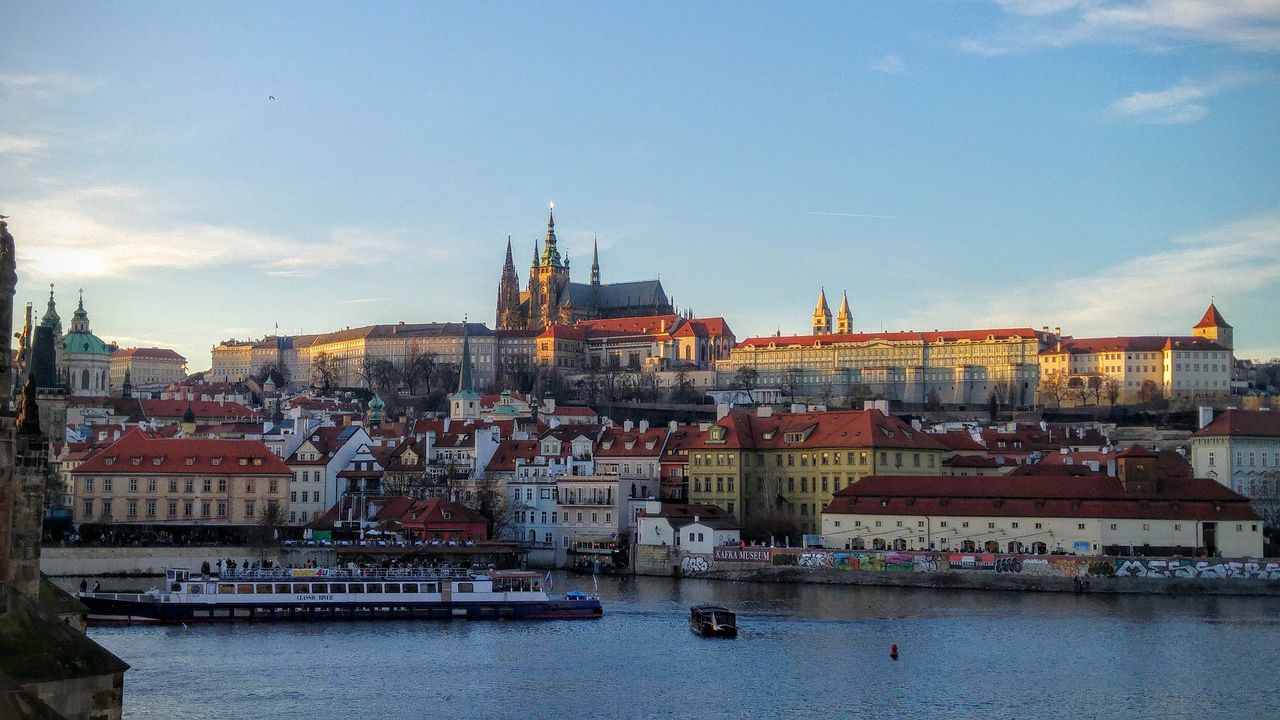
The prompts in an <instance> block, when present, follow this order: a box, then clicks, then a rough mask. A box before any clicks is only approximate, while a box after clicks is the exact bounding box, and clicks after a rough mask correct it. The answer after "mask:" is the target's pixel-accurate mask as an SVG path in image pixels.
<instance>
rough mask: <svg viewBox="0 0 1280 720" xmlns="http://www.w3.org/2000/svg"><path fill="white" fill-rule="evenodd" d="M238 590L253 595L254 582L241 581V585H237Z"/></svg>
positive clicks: (242, 593) (243, 593)
mask: <svg viewBox="0 0 1280 720" xmlns="http://www.w3.org/2000/svg"><path fill="white" fill-rule="evenodd" d="M236 592H238V593H240V594H241V595H252V594H253V584H252V583H241V584H240V585H236Z"/></svg>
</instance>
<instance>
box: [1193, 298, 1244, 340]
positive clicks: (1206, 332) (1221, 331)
mask: <svg viewBox="0 0 1280 720" xmlns="http://www.w3.org/2000/svg"><path fill="white" fill-rule="evenodd" d="M1231 333H1232V328H1231V326H1230V325H1228V324H1227V321H1226V320H1224V319H1223V317H1222V313H1220V312H1218V308H1216V307H1214V304H1213V302H1212V301H1210V303H1209V309H1208V310H1205V311H1204V317H1202V318H1200V322H1198V323H1196V326H1195V327H1193V328H1191V334H1192V335H1194V336H1195V337H1202V338H1204V339H1206V340H1212V341H1213V342H1216V343H1218V344H1219V345H1221V346H1222V347H1224V348H1226V349H1228V350H1233V349H1234V348H1233V347H1232V342H1233V338H1232V337H1231Z"/></svg>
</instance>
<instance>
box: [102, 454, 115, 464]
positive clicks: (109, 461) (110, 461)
mask: <svg viewBox="0 0 1280 720" xmlns="http://www.w3.org/2000/svg"><path fill="white" fill-rule="evenodd" d="M102 462H103V464H104V465H115V464H116V456H115V455H112V456H111V457H108V458H103V460H102Z"/></svg>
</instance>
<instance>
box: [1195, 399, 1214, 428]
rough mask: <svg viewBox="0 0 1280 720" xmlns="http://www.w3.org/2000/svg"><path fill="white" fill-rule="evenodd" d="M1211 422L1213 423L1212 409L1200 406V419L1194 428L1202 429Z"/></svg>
mask: <svg viewBox="0 0 1280 720" xmlns="http://www.w3.org/2000/svg"><path fill="white" fill-rule="evenodd" d="M1211 422H1213V408H1211V407H1206V406H1204V405H1202V406H1200V419H1199V422H1198V423H1197V424H1196V427H1197V428H1202V427H1204V426H1206V425H1208V424H1209V423H1211Z"/></svg>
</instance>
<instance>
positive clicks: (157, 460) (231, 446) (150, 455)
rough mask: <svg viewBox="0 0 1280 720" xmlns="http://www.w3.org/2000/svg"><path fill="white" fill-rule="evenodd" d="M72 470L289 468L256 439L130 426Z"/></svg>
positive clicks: (285, 471)
mask: <svg viewBox="0 0 1280 720" xmlns="http://www.w3.org/2000/svg"><path fill="white" fill-rule="evenodd" d="M242 462H243V464H242ZM72 472H75V473H84V474H94V475H108V474H115V473H121V474H129V475H139V474H154V473H158V474H167V475H172V474H197V475H289V468H288V466H286V465H285V464H284V462H283V461H281V460H280V458H278V457H276V456H275V454H273V453H272V452H271V451H270V450H268V449H267V446H266V445H263V444H262V443H261V442H259V441H258V440H214V439H205V438H177V439H167V438H156V437H153V436H151V435H148V434H147V433H144V432H142V431H141V430H131V431H129V432H127V433H125V434H124V436H122V437H121V438H120V439H119V440H117V441H116V442H114V443H112V444H111V445H109V446H107V447H106V448H103V449H102V450H100V451H98V452H97V453H96V454H95V455H94V456H93V457H91V458H89V459H88V460H86V461H85V462H84V463H83V464H82V465H80V467H78V468H76V469H75V470H74V471H72Z"/></svg>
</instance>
